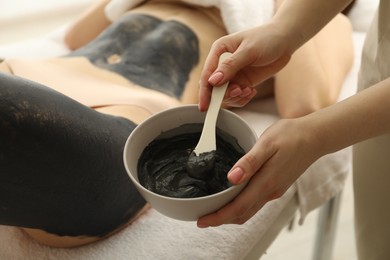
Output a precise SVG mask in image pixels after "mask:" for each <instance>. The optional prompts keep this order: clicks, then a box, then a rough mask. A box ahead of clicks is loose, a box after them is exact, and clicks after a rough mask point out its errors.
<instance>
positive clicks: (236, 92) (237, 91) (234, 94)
mask: <svg viewBox="0 0 390 260" xmlns="http://www.w3.org/2000/svg"><path fill="white" fill-rule="evenodd" d="M241 93H242V91H241V89H240V88H235V89H233V90H232V91H231V92H230V96H231V97H238V96H239V95H241Z"/></svg>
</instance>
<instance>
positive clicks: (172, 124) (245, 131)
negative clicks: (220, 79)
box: [124, 105, 257, 221]
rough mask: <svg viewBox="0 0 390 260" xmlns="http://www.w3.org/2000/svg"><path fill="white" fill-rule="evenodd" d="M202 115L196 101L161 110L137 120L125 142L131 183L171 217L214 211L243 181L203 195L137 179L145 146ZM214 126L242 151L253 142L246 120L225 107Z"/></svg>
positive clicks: (186, 218)
mask: <svg viewBox="0 0 390 260" xmlns="http://www.w3.org/2000/svg"><path fill="white" fill-rule="evenodd" d="M205 115H206V113H202V112H199V110H198V107H197V106H196V105H184V106H180V107H176V108H172V109H167V110H164V111H162V112H160V113H157V114H155V115H153V116H151V117H150V118H148V119H146V120H145V121H143V122H142V123H141V124H139V125H138V126H137V127H136V128H135V129H134V131H133V132H132V133H131V135H130V136H129V138H128V139H127V142H126V144H125V148H124V163H125V167H126V170H127V172H128V174H129V176H130V178H131V180H132V181H133V183H134V185H135V187H136V188H137V189H138V191H139V192H140V194H141V195H142V196H143V197H144V198H145V200H146V201H147V202H148V203H149V204H150V205H151V206H152V207H153V208H154V209H155V210H157V211H159V212H160V213H162V214H163V215H166V216H168V217H171V218H174V219H178V220H184V221H195V220H197V219H198V218H199V217H201V216H204V215H207V214H209V213H212V212H215V211H216V210H218V209H219V208H221V207H222V206H224V205H225V204H227V203H228V202H230V201H231V200H232V199H233V198H234V197H235V196H237V194H238V193H239V192H240V191H241V190H242V189H243V188H244V186H245V184H240V185H235V186H232V187H230V188H228V189H225V190H223V191H221V192H219V193H215V194H212V195H208V196H204V197H197V198H173V197H167V196H162V195H159V194H157V193H154V192H152V191H150V190H148V189H146V188H145V187H143V186H142V185H141V184H140V183H139V180H138V172H137V164H138V160H139V158H140V156H141V154H142V152H143V151H144V149H145V147H146V146H147V145H148V144H149V143H151V142H152V141H153V140H154V139H155V138H156V137H158V136H159V135H160V134H161V133H163V132H166V131H169V130H172V129H175V128H177V127H180V126H182V125H184V124H193V123H195V124H199V123H201V124H203V122H204V119H205ZM217 127H218V128H220V129H221V130H223V131H224V132H226V133H228V134H229V135H231V136H233V137H235V138H236V139H237V142H238V144H239V145H240V146H241V148H243V150H244V151H245V152H247V151H249V150H250V149H251V148H252V146H253V145H254V144H255V142H256V139H257V136H256V133H255V131H253V129H252V128H251V127H250V126H249V125H248V123H247V122H246V121H244V120H243V119H242V118H241V117H239V116H238V115H236V114H234V113H233V112H231V111H229V110H225V109H221V110H220V112H219V115H218V120H217ZM217 149H218V148H217Z"/></svg>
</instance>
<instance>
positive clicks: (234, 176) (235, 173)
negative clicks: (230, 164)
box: [228, 167, 244, 184]
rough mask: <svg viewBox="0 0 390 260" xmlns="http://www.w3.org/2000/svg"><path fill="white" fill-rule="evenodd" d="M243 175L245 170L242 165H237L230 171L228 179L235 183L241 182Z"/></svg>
mask: <svg viewBox="0 0 390 260" xmlns="http://www.w3.org/2000/svg"><path fill="white" fill-rule="evenodd" d="M243 176H244V171H243V170H242V169H241V168H240V167H236V168H234V169H233V170H232V171H231V172H229V173H228V179H229V181H230V182H231V183H233V184H236V183H239V182H240V180H241V179H242V177H243Z"/></svg>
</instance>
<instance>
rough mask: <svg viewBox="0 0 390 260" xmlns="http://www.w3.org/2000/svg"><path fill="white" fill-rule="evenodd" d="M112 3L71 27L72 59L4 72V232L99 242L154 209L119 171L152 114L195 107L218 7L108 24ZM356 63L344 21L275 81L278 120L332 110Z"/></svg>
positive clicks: (149, 9)
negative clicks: (130, 141)
mask: <svg viewBox="0 0 390 260" xmlns="http://www.w3.org/2000/svg"><path fill="white" fill-rule="evenodd" d="M260 2H261V1H260ZM107 3H108V1H101V2H99V3H97V4H96V5H95V6H93V7H92V8H91V9H90V10H88V11H87V12H86V13H85V14H84V15H82V17H80V19H78V20H77V21H75V23H74V24H73V25H72V26H70V28H69V30H68V32H67V35H66V37H65V39H66V43H67V44H68V46H69V47H70V48H71V49H73V51H72V52H71V53H70V54H69V55H67V56H64V57H53V58H49V59H42V60H31V59H9V60H5V61H4V62H3V63H1V64H0V70H1V73H0V203H1V204H0V224H1V225H9V226H15V227H20V228H22V229H23V230H24V231H25V232H26V233H27V234H28V235H30V236H31V237H32V238H33V239H35V240H36V241H38V242H40V243H42V244H45V245H49V246H55V247H74V246H80V245H83V244H87V243H91V242H94V241H98V240H100V239H103V238H105V237H108V236H110V235H112V234H114V233H115V232H117V231H119V230H121V229H123V228H124V227H126V225H128V224H129V223H132V222H133V221H134V220H135V219H136V218H137V217H139V216H140V215H141V214H142V213H143V212H144V211H145V210H146V209H147V204H146V202H145V201H144V200H143V199H142V197H141V196H140V195H139V194H138V192H137V191H136V189H135V187H134V186H133V185H132V183H131V181H130V179H129V177H128V175H127V173H126V171H125V168H124V165H123V159H122V158H123V155H122V152H123V147H124V144H125V141H126V139H127V138H128V136H129V135H130V133H131V132H132V131H133V129H134V128H135V127H136V125H137V124H138V123H140V122H141V121H142V120H144V119H145V118H147V117H149V116H150V115H152V114H154V113H156V112H159V111H161V110H163V109H166V108H170V107H174V106H179V105H181V104H188V103H197V88H198V84H197V83H198V80H199V73H200V71H201V69H202V64H203V63H204V61H205V56H206V55H207V53H208V50H209V48H210V46H211V44H212V43H213V41H215V40H216V39H217V38H219V37H221V36H223V35H225V34H226V28H225V26H224V23H223V22H222V19H221V15H220V12H219V9H218V8H215V7H204V6H197V5H189V4H185V3H182V2H181V1H163V0H150V1H145V2H143V3H142V4H140V5H138V6H136V7H133V8H132V9H131V10H128V11H127V12H126V13H125V14H124V15H123V16H122V17H120V18H119V19H118V20H115V22H113V23H111V22H109V21H108V20H107V18H106V17H105V15H104V8H105V6H106V4H107ZM278 4H279V3H277V4H276V6H277V5H278ZM329 39H332V40H333V39H337V43H336V42H334V41H329ZM351 62H352V48H351V29H350V25H349V23H348V21H347V19H346V18H345V17H344V16H342V15H339V16H337V17H336V18H335V19H334V20H333V21H332V22H331V23H330V24H329V25H328V26H327V27H326V28H325V29H324V30H323V31H322V32H321V33H319V34H318V35H317V36H316V37H315V38H314V39H313V40H312V41H311V42H309V43H308V44H307V45H305V46H304V47H302V49H301V50H300V51H299V52H298V53H297V55H296V56H294V57H293V58H292V60H291V62H290V64H289V65H288V66H287V67H286V69H284V70H283V71H282V72H280V73H279V74H277V75H276V76H275V78H274V85H273V93H274V95H275V98H276V101H277V106H278V109H279V112H280V115H281V116H282V117H296V116H301V115H304V114H307V113H310V112H312V111H314V110H316V109H319V108H322V107H324V106H327V105H329V104H332V103H334V102H335V101H336V99H337V96H338V94H339V91H340V88H341V86H342V82H343V80H344V77H345V76H346V74H347V72H348V70H349V68H350V66H351ZM329 75H332V77H330V76H329ZM261 90H262V88H261V86H259V89H258V93H260V94H261V93H262V92H263V91H261ZM230 92H231V91H228V93H227V95H230ZM247 93H248V91H246V90H245V89H243V90H242V91H241V93H240V95H242V96H245V95H248V94H247ZM232 98H234V97H232Z"/></svg>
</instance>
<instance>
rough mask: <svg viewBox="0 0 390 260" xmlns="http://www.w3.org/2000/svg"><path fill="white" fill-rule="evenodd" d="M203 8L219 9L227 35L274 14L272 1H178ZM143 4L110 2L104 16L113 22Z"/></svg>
mask: <svg viewBox="0 0 390 260" xmlns="http://www.w3.org/2000/svg"><path fill="white" fill-rule="evenodd" d="M178 1H182V2H186V3H189V4H193V5H200V6H205V7H211V6H215V7H217V8H219V9H220V11H221V16H222V20H223V22H224V24H225V26H226V30H227V31H228V33H234V32H238V31H242V30H245V29H249V28H251V27H254V26H257V25H260V24H263V23H265V22H267V21H268V20H269V19H270V18H271V17H272V15H273V14H274V0H178ZM142 2H145V1H144V0H111V2H110V3H108V4H107V6H106V8H105V14H106V16H107V18H108V19H109V20H111V21H115V20H116V19H118V18H119V17H120V16H121V15H123V14H124V13H125V12H126V11H127V10H129V9H131V8H133V7H135V6H137V5H139V4H140V3H142Z"/></svg>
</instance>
